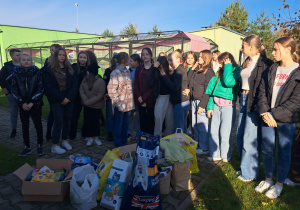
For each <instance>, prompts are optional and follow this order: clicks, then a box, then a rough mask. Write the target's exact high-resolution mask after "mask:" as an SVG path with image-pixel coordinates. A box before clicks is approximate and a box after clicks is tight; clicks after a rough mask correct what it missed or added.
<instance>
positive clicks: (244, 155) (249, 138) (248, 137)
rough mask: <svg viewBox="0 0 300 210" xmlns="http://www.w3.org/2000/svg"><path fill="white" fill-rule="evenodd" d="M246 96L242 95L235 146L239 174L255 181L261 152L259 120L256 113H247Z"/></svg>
mask: <svg viewBox="0 0 300 210" xmlns="http://www.w3.org/2000/svg"><path fill="white" fill-rule="evenodd" d="M247 104H248V94H242V95H241V100H240V113H239V122H238V128H237V136H236V141H237V146H238V151H239V154H240V158H241V172H242V176H243V178H245V179H248V180H252V179H257V178H258V176H259V162H260V151H261V119H260V117H259V116H258V113H257V112H247Z"/></svg>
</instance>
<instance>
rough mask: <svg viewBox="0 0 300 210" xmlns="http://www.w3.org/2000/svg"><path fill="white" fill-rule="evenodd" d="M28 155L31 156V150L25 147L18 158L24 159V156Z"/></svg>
mask: <svg viewBox="0 0 300 210" xmlns="http://www.w3.org/2000/svg"><path fill="white" fill-rule="evenodd" d="M29 154H31V149H30V148H28V147H25V148H24V149H23V151H22V152H21V153H20V154H19V156H22V157H24V156H26V155H29Z"/></svg>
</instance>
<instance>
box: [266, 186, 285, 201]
mask: <svg viewBox="0 0 300 210" xmlns="http://www.w3.org/2000/svg"><path fill="white" fill-rule="evenodd" d="M281 192H282V187H280V186H278V185H277V184H275V185H273V186H272V187H271V188H270V189H269V190H268V191H267V192H266V196H267V197H268V198H270V199H275V198H278V197H279V196H280V194H281Z"/></svg>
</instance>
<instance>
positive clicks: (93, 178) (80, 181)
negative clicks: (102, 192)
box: [70, 165, 99, 210]
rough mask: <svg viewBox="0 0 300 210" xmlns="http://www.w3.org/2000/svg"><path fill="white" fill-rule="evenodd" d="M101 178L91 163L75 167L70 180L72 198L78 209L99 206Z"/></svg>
mask: <svg viewBox="0 0 300 210" xmlns="http://www.w3.org/2000/svg"><path fill="white" fill-rule="evenodd" d="M98 184H99V179H98V176H97V174H96V172H95V169H94V167H93V166H91V165H85V166H82V167H78V168H75V169H74V172H73V176H72V179H71V182H70V199H71V203H72V205H73V206H74V207H75V208H76V209H83V210H85V209H92V208H94V207H96V206H97V190H98Z"/></svg>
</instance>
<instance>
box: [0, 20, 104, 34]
mask: <svg viewBox="0 0 300 210" xmlns="http://www.w3.org/2000/svg"><path fill="white" fill-rule="evenodd" d="M1 26H8V27H19V28H30V29H38V30H46V31H58V32H65V33H76V34H87V35H96V36H100V34H89V33H80V32H72V31H61V30H54V29H45V28H34V27H26V26H13V25H5V24H1V23H0V27H1Z"/></svg>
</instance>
